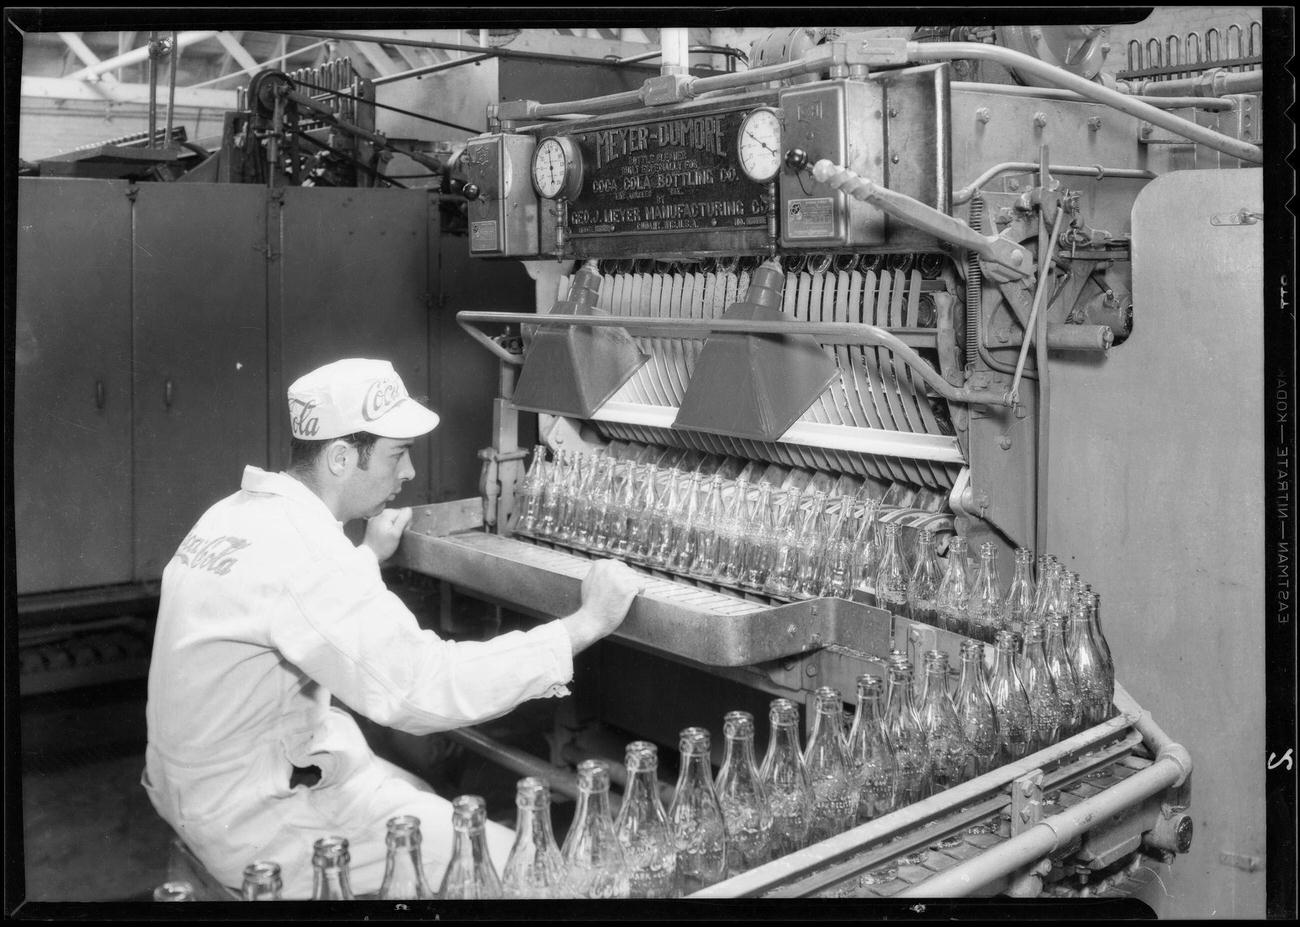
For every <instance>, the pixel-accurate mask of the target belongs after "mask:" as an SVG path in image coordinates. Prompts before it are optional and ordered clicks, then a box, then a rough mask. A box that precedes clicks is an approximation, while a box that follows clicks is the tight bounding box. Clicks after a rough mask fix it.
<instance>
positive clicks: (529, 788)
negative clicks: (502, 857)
mask: <svg viewBox="0 0 1300 927" xmlns="http://www.w3.org/2000/svg"><path fill="white" fill-rule="evenodd" d="M515 809H516V812H515V842H514V843H513V844H512V845H511V847H510V855H509V856H507V857H506V864H505V867H504V868H503V869H502V870H501V894H502V897H505V898H562V897H564V891H565V869H564V857H563V856H561V855H560V848H559V847H558V846H557V845H556V843H555V834H554V832H553V831H552V830H551V790H550V787H549V786H547V784H546V783H545V782H544V781H542V780H541V779H538V778H536V777H534V776H527V777H525V778H523V779H520V780H519V781H518V782H517V783H515Z"/></svg>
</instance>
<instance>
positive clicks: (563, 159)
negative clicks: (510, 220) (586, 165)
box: [533, 135, 582, 199]
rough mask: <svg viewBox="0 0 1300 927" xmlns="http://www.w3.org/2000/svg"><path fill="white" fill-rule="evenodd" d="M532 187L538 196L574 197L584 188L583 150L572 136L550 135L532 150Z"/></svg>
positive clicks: (547, 197) (548, 197) (554, 197)
mask: <svg viewBox="0 0 1300 927" xmlns="http://www.w3.org/2000/svg"><path fill="white" fill-rule="evenodd" d="M533 187H534V189H536V190H537V194H538V195H539V196H542V197H545V198H546V199H557V198H559V197H561V196H563V197H565V198H566V199H573V198H574V197H576V196H577V195H578V193H579V192H581V190H582V152H580V151H579V150H578V146H577V145H576V144H575V143H574V141H573V139H571V138H566V137H564V136H562V135H550V136H547V137H546V138H543V139H542V140H541V141H539V142H538V143H537V148H536V150H535V151H534V152H533Z"/></svg>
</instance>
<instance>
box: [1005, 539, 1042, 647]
mask: <svg viewBox="0 0 1300 927" xmlns="http://www.w3.org/2000/svg"><path fill="white" fill-rule="evenodd" d="M1033 557H1034V555H1033V552H1032V551H1030V550H1029V549H1028V548H1026V547H1017V548H1016V565H1015V573H1014V574H1013V575H1012V577H1011V588H1010V589H1008V590H1007V598H1006V601H1004V602H1003V603H1002V615H1003V621H1004V623H1005V627H1006V628H1007V629H1008V630H1011V631H1015V632H1016V633H1017V634H1022V635H1023V634H1024V633H1025V622H1026V621H1028V620H1029V619H1030V618H1032V617H1034V603H1035V601H1036V600H1037V590H1036V589H1035V588H1034V574H1033V565H1034V563H1033Z"/></svg>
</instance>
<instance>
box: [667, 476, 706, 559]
mask: <svg viewBox="0 0 1300 927" xmlns="http://www.w3.org/2000/svg"><path fill="white" fill-rule="evenodd" d="M703 481H704V478H703V477H702V476H701V475H700V471H698V470H692V471H691V476H690V479H689V480H688V481H687V484H686V489H685V491H684V492H685V495H684V496H683V498H682V500H681V506H680V507H679V508H678V509H677V511H676V513H674V515H673V549H672V551H671V552H670V553H669V559H668V566H669V569H672V570H675V571H677V572H678V573H686V572H689V571H690V568H691V563H692V562H693V561H694V560H695V551H696V550H698V549H699V540H700V539H699V520H700V485H701V483H703Z"/></svg>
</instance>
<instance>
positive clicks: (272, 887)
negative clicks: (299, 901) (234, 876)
mask: <svg viewBox="0 0 1300 927" xmlns="http://www.w3.org/2000/svg"><path fill="white" fill-rule="evenodd" d="M283 888H284V882H283V881H282V880H281V878H280V864H279V863H273V862H271V861H270V860H257V861H255V862H251V863H249V864H248V865H247V866H245V867H244V884H243V885H242V886H241V887H240V890H239V896H240V897H241V898H242V899H243V900H244V901H279V900H280V893H281V891H282V890H283Z"/></svg>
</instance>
